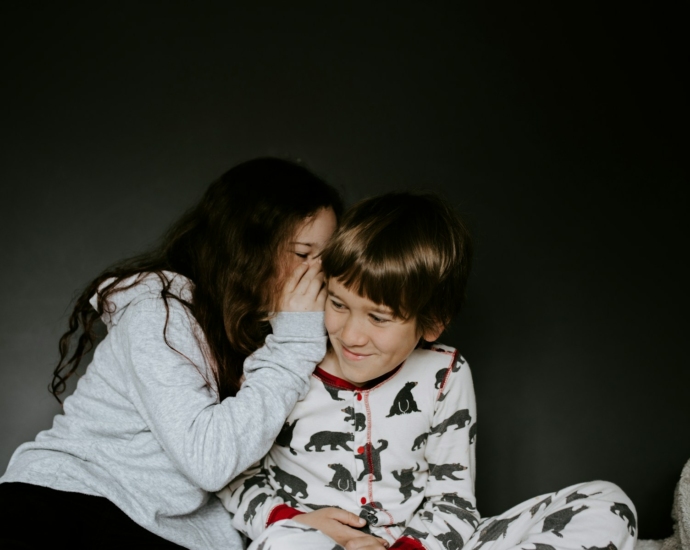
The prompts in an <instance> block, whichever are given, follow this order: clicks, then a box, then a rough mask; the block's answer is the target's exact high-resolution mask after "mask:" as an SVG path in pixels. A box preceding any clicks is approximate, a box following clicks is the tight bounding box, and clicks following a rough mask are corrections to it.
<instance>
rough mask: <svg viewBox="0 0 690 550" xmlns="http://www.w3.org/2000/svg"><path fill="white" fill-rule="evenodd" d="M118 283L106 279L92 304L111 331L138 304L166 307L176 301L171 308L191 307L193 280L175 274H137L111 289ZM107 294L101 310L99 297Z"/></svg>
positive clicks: (91, 300)
mask: <svg viewBox="0 0 690 550" xmlns="http://www.w3.org/2000/svg"><path fill="white" fill-rule="evenodd" d="M114 281H115V279H114V278H111V279H106V280H105V281H104V282H103V283H102V284H101V286H100V287H99V289H98V291H97V292H96V293H95V294H94V295H93V296H92V297H91V299H90V300H89V302H90V303H91V305H92V306H93V308H94V309H96V310H97V311H99V312H100V313H101V319H102V320H103V322H104V323H105V325H106V326H107V327H108V328H110V327H113V326H115V325H116V324H117V323H118V321H119V320H120V318H121V317H122V314H123V313H124V312H125V311H126V310H127V309H129V308H130V307H132V306H135V305H136V304H140V303H144V302H149V303H154V304H155V303H156V302H159V303H162V302H163V301H164V300H166V297H172V298H173V300H168V302H169V304H171V305H174V303H175V302H178V301H179V300H181V301H182V302H188V303H189V302H191V300H192V291H193V289H194V284H193V283H192V281H191V280H189V279H188V278H186V277H184V276H183V275H180V274H179V273H174V272H172V271H162V272H160V273H137V274H135V275H132V276H130V277H127V278H126V279H123V280H121V281H119V282H118V283H117V284H116V285H115V286H111V285H112V284H113V282H114ZM105 291H109V292H108V294H107V295H106V297H105V299H104V300H102V301H101V303H100V308H99V296H100V295H101V294H102V293H104V292H105Z"/></svg>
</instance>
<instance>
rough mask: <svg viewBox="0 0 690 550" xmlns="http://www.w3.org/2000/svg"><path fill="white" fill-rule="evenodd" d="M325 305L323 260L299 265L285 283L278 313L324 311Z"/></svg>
mask: <svg viewBox="0 0 690 550" xmlns="http://www.w3.org/2000/svg"><path fill="white" fill-rule="evenodd" d="M325 305H326V288H325V286H324V284H323V271H322V270H321V260H318V259H317V260H314V261H312V262H311V263H306V262H305V263H302V264H300V265H298V266H297V267H296V268H295V270H294V271H293V272H292V273H291V274H290V276H289V277H288V278H287V281H285V285H284V286H283V293H282V296H281V297H280V302H279V304H278V311H323V309H324V306H325Z"/></svg>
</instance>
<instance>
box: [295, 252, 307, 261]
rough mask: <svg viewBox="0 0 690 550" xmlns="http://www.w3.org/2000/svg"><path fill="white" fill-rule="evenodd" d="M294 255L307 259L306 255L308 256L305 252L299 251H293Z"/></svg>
mask: <svg viewBox="0 0 690 550" xmlns="http://www.w3.org/2000/svg"><path fill="white" fill-rule="evenodd" d="M295 255H296V256H299V257H300V258H302V259H305V260H306V259H307V256H309V254H307V253H304V254H302V253H301V252H295Z"/></svg>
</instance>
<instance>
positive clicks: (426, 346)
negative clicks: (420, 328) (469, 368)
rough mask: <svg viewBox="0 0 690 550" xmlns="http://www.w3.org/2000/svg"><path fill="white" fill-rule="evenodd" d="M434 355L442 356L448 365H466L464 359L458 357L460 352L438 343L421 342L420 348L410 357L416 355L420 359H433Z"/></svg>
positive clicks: (460, 356)
mask: <svg viewBox="0 0 690 550" xmlns="http://www.w3.org/2000/svg"><path fill="white" fill-rule="evenodd" d="M434 353H439V354H442V356H444V357H445V359H444V360H447V361H448V362H449V365H450V364H454V363H462V364H463V365H464V364H465V363H467V361H465V358H464V357H463V356H462V355H460V352H459V351H458V350H457V349H455V348H454V347H452V346H446V345H445V344H441V343H440V342H423V343H422V345H421V346H419V347H418V348H417V349H415V350H414V351H413V352H412V355H414V354H417V355H418V356H420V357H434V355H433V354H434Z"/></svg>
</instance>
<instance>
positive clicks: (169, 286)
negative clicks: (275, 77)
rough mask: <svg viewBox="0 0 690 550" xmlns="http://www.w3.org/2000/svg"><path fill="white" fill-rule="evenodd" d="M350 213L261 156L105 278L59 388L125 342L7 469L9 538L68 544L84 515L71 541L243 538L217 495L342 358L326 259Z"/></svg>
mask: <svg viewBox="0 0 690 550" xmlns="http://www.w3.org/2000/svg"><path fill="white" fill-rule="evenodd" d="M341 210H342V205H341V201H340V198H339V196H338V194H337V192H336V191H335V190H334V189H333V188H331V187H330V186H328V185H327V184H326V183H324V182H323V181H321V180H320V179H318V178H317V177H316V176H314V175H313V174H311V173H310V172H308V171H307V170H306V169H304V168H302V167H300V166H298V165H295V164H292V163H290V162H287V161H282V160H277V159H269V158H265V159H257V160H253V161H249V162H246V163H244V164H241V165H239V166H236V167H235V168H233V169H231V170H230V171H228V172H227V173H225V174H224V175H223V176H222V177H221V178H220V179H219V180H218V181H216V182H215V183H213V184H212V185H211V186H210V187H209V189H208V190H207V192H206V194H205V195H204V196H203V198H202V199H201V202H200V203H199V204H198V205H197V206H196V207H194V208H193V209H192V210H190V211H189V212H188V213H187V214H186V215H184V216H183V217H182V219H180V220H179V221H178V222H177V223H176V224H174V225H173V227H172V228H171V229H170V231H169V232H168V233H167V235H166V237H165V238H164V239H163V241H162V243H161V244H160V246H159V247H158V248H156V249H155V250H153V251H152V252H150V253H148V254H144V255H142V256H139V257H136V258H132V259H129V260H126V261H124V262H121V263H119V264H117V265H115V266H114V267H112V268H110V269H108V270H106V271H105V272H104V273H102V274H101V275H100V276H99V277H97V278H96V279H95V280H94V281H93V282H92V283H91V284H90V285H89V286H88V287H87V288H86V290H85V291H84V292H83V293H82V295H81V296H80V297H79V299H78V300H77V302H76V305H75V307H74V310H73V312H72V315H71V317H70V319H69V330H68V331H67V332H66V333H65V334H64V335H63V337H62V338H61V340H60V361H59V364H58V366H57V368H56V369H55V372H54V378H53V382H52V385H51V389H52V392H53V393H54V395H55V396H56V397H58V399H59V395H60V394H61V393H62V392H64V390H65V389H66V382H67V380H68V379H69V378H70V377H71V376H72V375H73V374H74V373H75V372H76V370H77V367H78V366H79V364H80V362H81V361H82V359H83V358H84V356H85V355H86V354H87V353H88V352H89V351H90V350H91V348H92V347H93V346H94V345H95V342H96V329H97V324H98V323H97V322H98V320H99V319H100V320H102V321H103V323H105V326H106V327H107V329H108V333H107V336H106V337H105V338H104V339H103V341H102V342H101V343H100V344H98V346H97V347H96V349H95V353H94V356H93V360H92V362H91V364H90V365H89V367H88V369H87V370H86V373H85V374H84V376H83V377H81V378H80V379H79V382H78V384H77V388H76V390H75V391H74V393H73V395H72V396H71V397H69V398H67V399H66V400H65V403H64V414H62V415H58V416H56V417H55V420H54V423H53V427H52V428H51V429H50V430H47V431H44V432H41V433H39V434H38V436H37V437H36V440H35V441H33V442H30V443H25V444H24V445H21V446H20V447H19V448H18V449H17V451H16V452H15V453H14V455H13V456H12V459H11V460H10V463H9V466H8V469H7V472H6V473H5V475H4V476H3V477H2V478H0V502H2V504H3V505H4V506H3V509H4V510H5V512H4V516H3V519H4V528H3V529H2V531H1V532H0V546H2V548H34V547H37V548H38V547H40V548H43V547H47V546H48V545H52V546H54V545H55V544H56V537H58V535H60V534H61V531H62V530H63V528H65V524H66V521H67V520H72V521H76V522H78V527H77V528H76V529H70V532H69V535H68V537H69V538H68V541H67V543H68V545H69V547H70V548H87V547H88V548H94V547H99V548H111V547H112V548H115V547H117V548H122V547H130V548H143V547H146V548H178V547H180V546H183V547H187V548H204V549H208V548H223V549H236V548H241V547H242V541H241V539H240V536H239V535H238V534H237V532H236V531H235V530H234V529H233V528H232V526H231V523H230V517H229V515H228V513H227V512H226V511H225V510H224V509H223V506H222V505H221V503H220V501H219V500H218V499H217V498H216V497H215V496H213V495H209V492H214V491H218V490H219V489H221V488H222V487H224V486H225V485H227V483H228V482H229V481H230V480H231V479H233V478H234V477H235V476H236V475H238V474H239V473H241V472H242V471H244V470H245V469H246V468H247V467H248V466H249V465H250V464H252V463H253V462H255V461H257V460H258V459H259V458H260V457H261V456H263V455H264V454H265V453H266V452H267V451H268V449H269V447H270V444H271V442H272V441H273V440H274V439H275V437H276V436H277V435H278V432H279V430H280V428H281V426H282V425H283V422H284V421H285V418H286V417H287V415H288V413H289V412H290V410H291V409H292V408H293V406H294V405H295V403H296V402H297V400H298V399H299V398H301V397H302V396H304V395H305V393H306V391H307V388H308V386H309V377H310V375H311V372H312V370H313V369H314V367H315V365H316V364H317V363H318V362H319V361H320V360H321V359H322V358H323V356H324V354H325V351H326V337H325V332H324V328H323V306H324V300H325V296H324V289H323V277H322V274H321V269H320V262H319V261H318V259H317V257H318V255H319V253H320V252H321V249H322V248H323V246H324V244H325V242H326V240H327V239H328V238H329V237H330V235H331V233H332V232H333V231H334V229H335V226H336V219H337V216H338V215H339V214H340V212H341ZM272 312H278V313H275V314H273V313H272ZM75 340H76V342H75ZM356 519H357V518H356V517H354V516H353V518H352V521H356Z"/></svg>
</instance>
